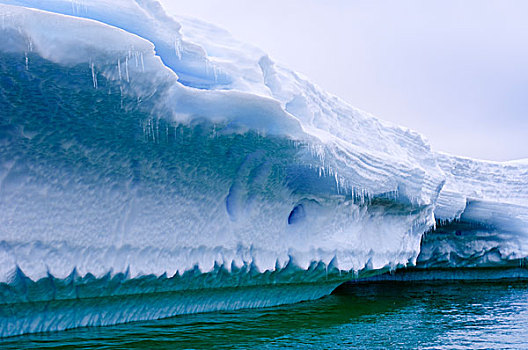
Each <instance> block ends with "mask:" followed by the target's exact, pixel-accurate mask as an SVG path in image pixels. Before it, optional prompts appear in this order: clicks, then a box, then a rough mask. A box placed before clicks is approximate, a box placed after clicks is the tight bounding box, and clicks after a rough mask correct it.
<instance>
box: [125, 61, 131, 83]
mask: <svg viewBox="0 0 528 350" xmlns="http://www.w3.org/2000/svg"><path fill="white" fill-rule="evenodd" d="M125 72H126V80H127V83H130V76H129V75H128V57H125Z"/></svg>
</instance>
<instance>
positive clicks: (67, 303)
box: [0, 0, 528, 336]
mask: <svg viewBox="0 0 528 350" xmlns="http://www.w3.org/2000/svg"><path fill="white" fill-rule="evenodd" d="M1 3H6V4H3V5H2V4H1ZM7 3H8V4H10V5H8V4H7ZM116 7H119V8H120V11H119V13H116V11H114V9H115V8H116ZM0 16H1V17H2V19H1V26H0V35H1V37H2V40H1V41H0V74H1V80H0V107H1V108H0V111H1V112H0V113H1V114H0V123H1V124H0V155H1V156H0V295H2V299H1V300H2V301H1V302H0V308H3V309H4V311H6V312H4V313H3V315H4V316H2V317H1V319H0V326H1V327H0V329H1V332H0V336H8V335H15V334H21V333H27V332H36V331H45V330H58V329H66V328H71V327H77V326H86V325H106V324H115V323H120V322H127V321H134V320H144V319H154V318H160V317H168V316H172V315H175V314H180V313H188V312H199V311H210V310H221V309H233V308H240V307H257V306H269V305H277V304H281V303H289V302H296V301H301V300H308V299H312V298H318V297H321V296H323V295H325V294H328V293H330V292H331V291H332V289H333V288H334V287H336V286H337V285H339V284H340V283H341V282H343V281H346V280H349V279H352V278H357V277H362V276H369V275H372V274H379V273H381V272H384V271H388V270H394V269H396V268H399V267H405V266H416V267H418V268H429V267H458V266H464V267H480V266H508V264H510V262H514V263H518V262H519V261H523V259H525V258H526V257H527V256H528V237H527V235H528V229H527V227H528V225H527V223H528V207H527V200H526V198H528V186H527V185H528V163H526V162H522V161H519V162H508V163H496V162H485V161H478V160H471V159H465V158H460V157H453V156H449V155H444V154H439V153H436V152H434V151H432V150H431V149H430V147H429V145H428V144H427V142H426V141H425V140H424V139H423V138H422V137H421V136H420V135H419V134H417V133H415V132H413V131H411V130H408V129H405V128H401V127H397V126H394V125H390V124H387V123H384V122H382V121H380V120H377V119H376V118H374V117H373V116H371V115H369V114H367V113H365V112H362V111H359V110H357V109H355V108H353V107H351V106H349V105H347V104H346V103H344V102H343V101H341V100H339V99H338V98H336V97H334V96H331V95H329V94H327V93H325V92H323V91H321V90H320V89H319V88H318V87H316V86H314V85H313V84H311V83H310V82H309V81H307V80H305V79H304V78H302V77H300V76H299V75H298V74H296V73H295V72H292V71H290V70H287V69H285V68H283V67H280V66H278V65H276V64H275V63H274V62H273V61H272V60H271V59H270V58H269V57H268V56H267V55H265V54H264V53H262V52H261V51H260V50H258V49H255V48H253V47H251V46H248V45H245V44H243V43H239V42H236V41H235V40H234V39H232V38H231V37H230V36H229V35H228V34H227V33H226V32H224V31H222V30H219V29H218V28H215V27H213V26H211V25H209V24H206V23H202V22H200V21H196V20H191V19H185V18H173V17H171V16H169V15H167V14H165V12H164V11H163V9H162V7H161V6H160V5H159V3H157V2H155V1H151V0H144V1H132V0H120V1H118V2H117V4H116V2H115V1H113V2H108V1H103V0H95V1H90V2H79V3H77V2H71V1H63V0H44V1H29V0H27V1H0ZM420 243H421V244H420ZM233 287H236V288H233ZM124 300H127V309H126V310H125V309H124V308H123V303H124ZM72 310H73V311H72Z"/></svg>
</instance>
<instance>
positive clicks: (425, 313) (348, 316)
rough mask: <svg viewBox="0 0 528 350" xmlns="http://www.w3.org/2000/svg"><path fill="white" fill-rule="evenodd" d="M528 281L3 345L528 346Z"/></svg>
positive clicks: (347, 292)
mask: <svg viewBox="0 0 528 350" xmlns="http://www.w3.org/2000/svg"><path fill="white" fill-rule="evenodd" d="M527 321H528V284H527V283H523V282H510V283H506V282H501V283H497V282H494V283H483V282H479V283H464V282H457V283H420V284H417V283H415V284H412V283H400V284H394V283H371V284H363V285H354V286H348V287H347V288H343V289H341V290H340V291H339V292H338V293H335V294H333V295H330V296H328V297H326V298H323V299H319V300H316V301H312V302H304V303H299V304H294V305H287V306H282V307H274V308H266V309H252V310H239V311H234V312H215V313H205V314H195V315H186V316H178V317H174V318H170V319H165V320H158V321H149V322H141V323H139V322H138V323H130V324H125V325H119V326H112V327H100V328H84V329H75V330H70V331H64V332H56V333H48V334H37V335H27V336H21V337H15V338H8V339H4V341H3V342H2V343H0V345H1V347H2V348H3V349H23V348H34V347H38V348H46V349H55V348H87V349H93V348H106V349H130V348H132V349H150V348H156V349H213V348H214V349H227V348H229V349H231V348H235V349H246V348H258V349H282V348H300V349H349V348H368V349H373V348H423V349H428V348H434V349H438V348H448V349H452V348H468V347H470V348H528V327H527V326H526V324H527Z"/></svg>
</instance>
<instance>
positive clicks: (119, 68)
mask: <svg viewBox="0 0 528 350" xmlns="http://www.w3.org/2000/svg"><path fill="white" fill-rule="evenodd" d="M117 72H118V74H119V81H121V60H119V59H118V60H117Z"/></svg>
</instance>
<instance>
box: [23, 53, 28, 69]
mask: <svg viewBox="0 0 528 350" xmlns="http://www.w3.org/2000/svg"><path fill="white" fill-rule="evenodd" d="M24 57H25V62H26V70H29V58H28V53H27V51H25V52H24Z"/></svg>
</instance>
